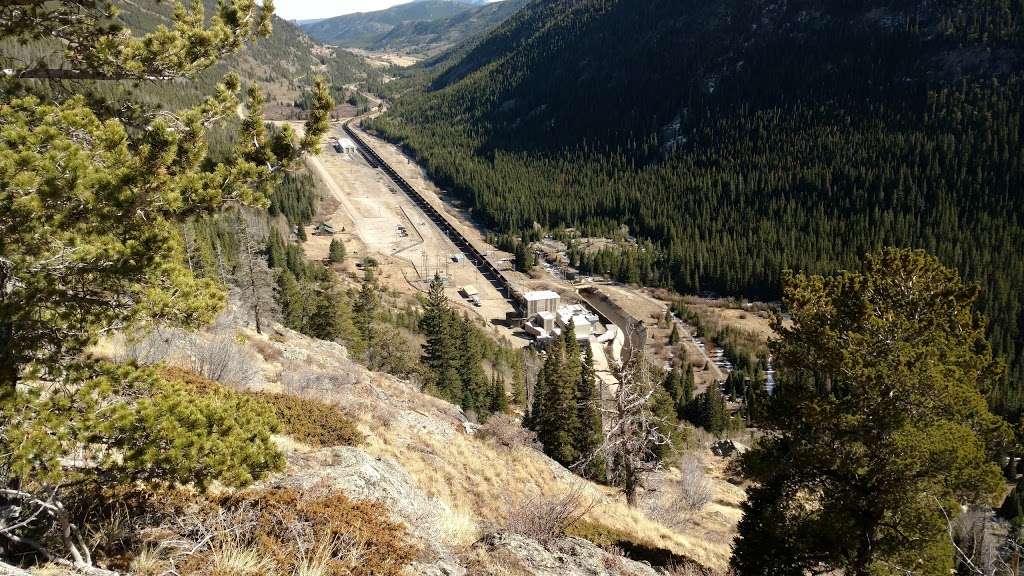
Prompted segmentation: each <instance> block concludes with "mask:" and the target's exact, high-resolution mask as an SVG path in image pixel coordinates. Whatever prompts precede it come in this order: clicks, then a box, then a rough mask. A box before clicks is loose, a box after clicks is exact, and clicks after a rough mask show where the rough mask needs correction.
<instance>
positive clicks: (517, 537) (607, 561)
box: [470, 532, 658, 576]
mask: <svg viewBox="0 0 1024 576" xmlns="http://www.w3.org/2000/svg"><path fill="white" fill-rule="evenodd" d="M473 549H474V550H472V551H471V553H470V555H473V554H475V558H476V562H477V567H478V569H480V570H486V571H487V572H486V573H487V574H493V575H495V576H518V575H520V574H523V575H525V574H529V575H534V576H658V572H656V571H655V570H654V569H653V568H651V567H650V566H649V565H647V564H642V563H640V562H636V561H634V560H630V559H628V558H625V557H623V556H619V555H616V554H612V553H610V552H607V551H605V550H603V549H601V548H599V547H598V546H596V545H595V544H593V543H591V542H589V541H587V540H583V539H581V538H572V537H564V538H558V539H556V540H552V541H551V542H548V543H547V544H542V543H540V542H538V541H536V540H533V539H531V538H529V537H527V536H523V535H521V534H515V533H512V532H497V533H494V534H489V535H487V536H485V537H483V538H482V539H480V541H478V542H477V543H476V544H474V545H473ZM471 571H472V570H471Z"/></svg>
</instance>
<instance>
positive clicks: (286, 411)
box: [250, 392, 364, 448]
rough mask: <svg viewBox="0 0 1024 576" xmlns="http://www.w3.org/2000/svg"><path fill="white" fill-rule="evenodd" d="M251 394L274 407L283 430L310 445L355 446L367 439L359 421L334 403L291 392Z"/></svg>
mask: <svg viewBox="0 0 1024 576" xmlns="http://www.w3.org/2000/svg"><path fill="white" fill-rule="evenodd" d="M250 395H251V396H253V397H255V398H259V399H260V400H262V401H263V402H265V403H266V404H267V405H269V406H270V408H271V409H273V411H274V413H275V414H276V415H277V419H278V420H279V421H280V422H281V427H282V430H281V431H282V432H283V433H285V434H287V435H288V436H291V437H292V438H295V439H296V440H298V441H300V442H303V443H305V444H309V445H310V446H315V447H318V448H319V447H323V446H355V445H357V444H360V443H362V441H363V439H364V438H363V433H362V432H360V431H359V429H358V428H357V427H356V424H355V422H353V421H352V420H351V419H350V418H348V417H347V416H345V415H344V414H342V413H341V412H340V411H338V409H337V408H336V407H334V406H331V405H330V404H325V403H323V402H320V401H317V400H310V399H307V398H301V397H299V396H293V395H291V394H271V393H268V392H253V393H250Z"/></svg>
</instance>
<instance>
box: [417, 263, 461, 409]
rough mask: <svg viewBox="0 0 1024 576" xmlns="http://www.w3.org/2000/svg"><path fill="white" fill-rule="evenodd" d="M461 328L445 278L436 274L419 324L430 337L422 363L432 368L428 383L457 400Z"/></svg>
mask: <svg viewBox="0 0 1024 576" xmlns="http://www.w3.org/2000/svg"><path fill="white" fill-rule="evenodd" d="M459 328H460V326H459V325H458V319H457V318H455V317H454V315H453V314H452V312H451V310H450V309H449V307H448V297H447V296H445V294H444V280H442V279H441V277H440V276H439V275H435V276H434V279H433V280H431V282H430V288H429V291H428V293H427V300H426V302H425V303H424V310H423V317H422V318H421V319H420V326H419V329H420V332H421V333H423V334H424V335H426V337H427V342H426V344H425V345H424V347H423V364H424V365H425V366H426V367H427V368H428V369H429V370H430V375H431V382H430V383H429V386H430V387H431V388H432V389H434V390H436V391H437V393H438V394H439V395H440V396H441V397H442V398H444V399H446V400H448V401H450V402H454V403H457V404H461V403H462V400H463V391H462V380H461V378H460V374H459V368H460V364H461V362H460V356H461V354H460V353H459V344H460V339H459Z"/></svg>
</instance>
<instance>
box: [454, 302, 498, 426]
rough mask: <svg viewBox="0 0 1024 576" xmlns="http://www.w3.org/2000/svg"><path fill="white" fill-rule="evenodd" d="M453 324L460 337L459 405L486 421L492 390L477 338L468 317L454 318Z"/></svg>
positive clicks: (489, 409)
mask: <svg viewBox="0 0 1024 576" xmlns="http://www.w3.org/2000/svg"><path fill="white" fill-rule="evenodd" d="M453 324H454V325H455V326H456V327H457V334H459V335H460V340H459V342H460V345H459V350H460V351H461V357H460V359H459V360H460V361H459V380H460V382H461V383H462V398H461V400H460V404H461V405H462V408H463V409H464V410H466V411H467V412H468V411H470V410H472V411H473V412H475V413H476V414H477V416H478V417H479V418H480V419H486V418H487V415H488V414H490V411H491V403H492V399H493V395H494V394H493V392H494V388H493V386H492V385H491V383H490V382H488V381H487V374H485V373H484V368H483V365H482V364H481V362H482V361H483V353H482V352H481V350H480V339H479V336H478V335H477V334H476V331H475V330H474V329H473V322H472V320H470V319H469V316H463V317H462V319H461V320H459V319H458V318H454V319H453Z"/></svg>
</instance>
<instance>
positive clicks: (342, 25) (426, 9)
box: [302, 0, 472, 48]
mask: <svg viewBox="0 0 1024 576" xmlns="http://www.w3.org/2000/svg"><path fill="white" fill-rule="evenodd" d="M471 9H472V6H471V5H469V4H466V3H465V2H458V1H456V0H422V1H420V2H409V3H407V4H399V5H398V6H392V7H391V8H387V9H385V10H377V11H375V12H358V13H356V14H345V15H343V16H335V17H333V18H326V19H324V20H319V21H317V22H312V23H307V24H303V25H302V28H303V30H304V31H305V32H306V33H307V34H309V35H310V36H312V37H313V38H316V39H317V40H319V41H321V42H325V43H328V44H337V45H339V46H347V47H352V48H364V47H367V46H369V45H371V44H373V42H374V41H375V40H376V39H378V38H379V37H381V36H383V35H385V34H387V33H388V32H390V31H391V30H392V29H394V28H395V27H396V26H399V25H402V24H405V23H408V22H424V21H430V20H440V19H443V18H448V17H451V16H455V15H456V14H460V13H462V12H465V11H467V10H471Z"/></svg>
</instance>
